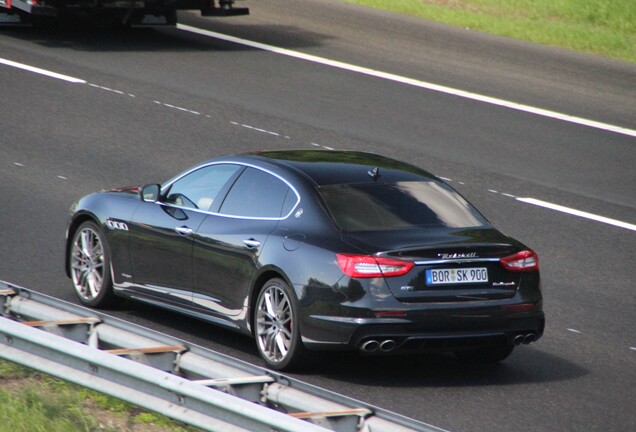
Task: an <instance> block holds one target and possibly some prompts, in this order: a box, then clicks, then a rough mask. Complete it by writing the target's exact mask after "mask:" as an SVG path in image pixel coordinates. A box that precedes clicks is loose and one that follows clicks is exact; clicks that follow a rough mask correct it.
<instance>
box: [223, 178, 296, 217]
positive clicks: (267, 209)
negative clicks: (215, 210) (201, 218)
mask: <svg viewBox="0 0 636 432" xmlns="http://www.w3.org/2000/svg"><path fill="white" fill-rule="evenodd" d="M288 193H289V194H291V195H293V196H294V198H295V197H296V195H295V194H294V192H293V191H291V190H290V188H289V186H287V185H286V184H285V183H284V182H283V181H281V180H280V179H279V178H277V177H274V176H273V175H271V174H268V173H266V172H264V171H260V170H257V169H254V168H247V169H246V170H245V171H244V172H243V174H241V176H240V177H239V178H238V180H237V181H236V183H234V186H232V189H230V192H229V193H228V195H227V197H226V198H225V200H224V201H223V205H222V206H221V210H220V212H221V213H223V214H226V215H230V216H242V217H255V218H279V217H281V215H282V216H286V214H282V210H283V204H284V202H285V198H286V197H287V195H288ZM294 204H295V203H294Z"/></svg>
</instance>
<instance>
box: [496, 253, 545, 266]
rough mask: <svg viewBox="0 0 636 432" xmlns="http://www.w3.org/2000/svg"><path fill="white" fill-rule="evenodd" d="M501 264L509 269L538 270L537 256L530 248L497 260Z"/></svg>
mask: <svg viewBox="0 0 636 432" xmlns="http://www.w3.org/2000/svg"><path fill="white" fill-rule="evenodd" d="M499 262H500V263H501V265H502V266H503V267H504V268H505V269H506V270H510V271H536V270H539V256H538V255H537V254H536V253H535V252H534V251H531V250H524V251H521V252H517V253H516V254H514V255H510V256H507V257H504V258H501V259H500V260H499Z"/></svg>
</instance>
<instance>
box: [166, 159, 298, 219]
mask: <svg viewBox="0 0 636 432" xmlns="http://www.w3.org/2000/svg"><path fill="white" fill-rule="evenodd" d="M213 165H238V166H243V167H248V168H254V169H257V170H259V171H262V172H265V173H267V174H269V175H271V176H274V177H276V178H277V179H278V180H280V181H282V182H283V183H285V184H286V185H287V187H289V188H290V189H291V190H292V192H294V195H296V204H294V206H293V207H292V209H291V211H290V212H289V213H287V215H285V216H281V217H256V216H239V215H229V214H224V213H216V212H211V211H207V210H201V209H193V208H192V207H184V206H177V205H174V204H169V203H165V202H161V201H155V204H159V205H165V206H168V207H172V208H177V209H180V210H189V211H193V212H196V213H202V214H207V215H212V216H221V217H225V218H228V219H243V220H269V221H282V220H285V219H287V218H288V217H290V216H291V215H292V213H294V211H295V210H296V208H298V205H299V204H300V194H299V193H298V191H297V190H296V188H295V187H294V186H293V185H292V184H291V183H290V182H289V181H287V180H286V179H285V178H283V177H281V176H280V175H278V174H276V173H274V172H272V171H270V170H267V169H265V168H261V167H259V166H256V165H253V164H249V163H245V162H233V161H215V162H210V163H206V164H203V165H198V166H196V167H194V168H192V169H190V170H188V171H186V172H184V173H183V174H182V175H180V176H178V177H175V178H173V179H171V180H170V181H169V182H168V183H166V184H165V185H162V186H161V190H160V191H161V192H160V193H161V195H163V194H164V192H165V191H166V190H167V189H168V188H170V187H171V186H172V185H173V184H174V183H176V182H177V181H179V180H181V179H182V178H184V177H185V176H187V175H189V174H191V173H193V172H195V171H197V170H200V169H202V168H207V167H209V166H213ZM230 190H231V188H230ZM228 192H229V191H228Z"/></svg>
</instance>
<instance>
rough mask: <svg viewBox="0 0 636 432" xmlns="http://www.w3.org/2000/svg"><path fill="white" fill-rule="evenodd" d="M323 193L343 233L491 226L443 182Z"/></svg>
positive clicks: (354, 186) (343, 187) (335, 188)
mask: <svg viewBox="0 0 636 432" xmlns="http://www.w3.org/2000/svg"><path fill="white" fill-rule="evenodd" d="M320 194H321V196H322V198H323V200H324V202H325V204H326V205H327V208H328V209H329V211H330V213H331V215H332V217H333V219H334V221H335V222H336V224H337V225H338V226H339V227H340V228H341V229H342V230H344V231H384V230H402V229H411V228H422V227H449V228H465V227H478V226H485V225H488V222H487V221H486V220H485V219H484V218H483V216H481V215H480V214H479V212H477V210H475V209H474V208H473V207H472V206H471V205H470V204H469V203H468V202H467V201H466V200H465V199H464V198H462V196H461V195H459V194H458V193H457V192H455V191H454V190H453V189H451V188H450V187H449V186H448V185H446V184H444V183H441V182H435V181H405V182H397V183H392V184H377V183H365V184H345V185H334V186H327V187H323V188H321V189H320Z"/></svg>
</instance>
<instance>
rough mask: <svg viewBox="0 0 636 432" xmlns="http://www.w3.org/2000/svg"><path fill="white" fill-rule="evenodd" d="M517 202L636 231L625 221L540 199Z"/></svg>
mask: <svg viewBox="0 0 636 432" xmlns="http://www.w3.org/2000/svg"><path fill="white" fill-rule="evenodd" d="M517 201H521V202H524V203H526V204H532V205H535V206H539V207H544V208H547V209H550V210H555V211H558V212H561V213H567V214H570V215H573V216H578V217H582V218H585V219H590V220H593V221H596V222H601V223H604V224H608V225H613V226H616V227H619V228H624V229H628V230H631V231H636V225H634V224H630V223H627V222H623V221H619V220H616V219H610V218H607V217H604V216H599V215H595V214H593V213H588V212H584V211H581V210H576V209H573V208H569V207H564V206H561V205H558V204H552V203H549V202H545V201H541V200H538V199H534V198H517Z"/></svg>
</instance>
